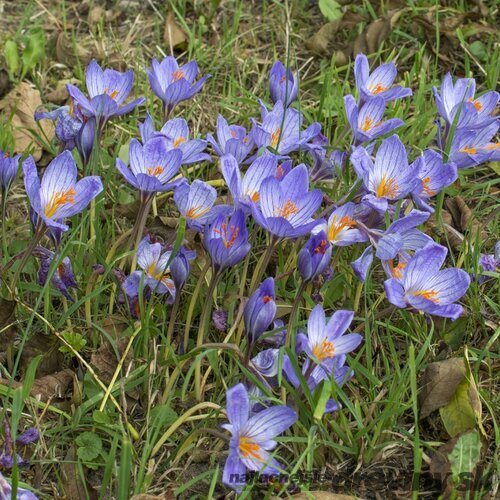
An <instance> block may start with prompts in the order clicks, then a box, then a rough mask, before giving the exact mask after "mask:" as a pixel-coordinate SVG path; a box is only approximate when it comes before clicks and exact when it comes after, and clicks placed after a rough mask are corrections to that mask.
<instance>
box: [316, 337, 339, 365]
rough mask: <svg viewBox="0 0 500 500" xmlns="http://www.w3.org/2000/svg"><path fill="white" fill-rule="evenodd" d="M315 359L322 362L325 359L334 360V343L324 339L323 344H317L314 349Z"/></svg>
mask: <svg viewBox="0 0 500 500" xmlns="http://www.w3.org/2000/svg"><path fill="white" fill-rule="evenodd" d="M312 353H313V354H314V357H315V358H317V359H319V360H320V361H322V360H323V359H327V358H333V357H334V356H335V346H334V345H333V342H330V341H329V340H327V339H323V342H321V344H315V345H314V347H313V348H312Z"/></svg>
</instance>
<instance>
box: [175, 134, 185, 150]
mask: <svg viewBox="0 0 500 500" xmlns="http://www.w3.org/2000/svg"><path fill="white" fill-rule="evenodd" d="M183 142H186V139H185V138H184V137H182V136H181V137H177V139H175V141H174V148H178V147H179V146H180V145H181V144H182V143H183Z"/></svg>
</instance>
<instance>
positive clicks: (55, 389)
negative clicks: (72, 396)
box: [30, 368, 74, 402]
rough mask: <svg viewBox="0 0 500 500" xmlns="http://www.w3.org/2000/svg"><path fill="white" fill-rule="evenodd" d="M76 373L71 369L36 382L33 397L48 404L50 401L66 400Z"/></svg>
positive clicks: (32, 392)
mask: <svg viewBox="0 0 500 500" xmlns="http://www.w3.org/2000/svg"><path fill="white" fill-rule="evenodd" d="M73 376H74V373H73V371H72V370H70V369H69V368H66V369H65V370H62V371H60V372H56V373H53V374H51V375H46V376H45V377H41V378H38V379H36V380H35V382H34V383H33V387H32V388H31V392H30V393H31V395H32V396H33V397H39V398H40V399H41V400H42V401H44V402H47V401H49V400H50V399H53V398H57V399H65V398H66V395H67V393H68V389H69V388H70V386H71V384H72V383H73Z"/></svg>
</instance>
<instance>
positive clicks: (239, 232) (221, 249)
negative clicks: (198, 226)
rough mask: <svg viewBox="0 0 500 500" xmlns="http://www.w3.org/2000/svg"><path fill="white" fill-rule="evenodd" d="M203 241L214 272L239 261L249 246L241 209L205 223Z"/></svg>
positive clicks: (248, 249)
mask: <svg viewBox="0 0 500 500" xmlns="http://www.w3.org/2000/svg"><path fill="white" fill-rule="evenodd" d="M204 243H205V248H206V249H207V251H208V253H209V254H210V258H211V259H212V266H213V268H214V270H215V271H216V272H220V271H222V270H224V269H226V268H227V267H231V266H234V265H236V264H238V263H239V262H241V261H242V260H243V259H244V258H245V256H246V254H247V253H248V252H249V251H250V247H251V245H250V243H249V242H248V229H247V226H246V221H245V214H244V213H243V211H242V210H240V209H238V210H236V211H235V212H234V214H233V215H232V216H231V217H229V218H227V217H225V216H224V215H218V216H217V217H216V219H215V220H214V221H213V222H212V223H211V224H207V225H206V226H205V234H204Z"/></svg>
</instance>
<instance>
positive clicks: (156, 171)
mask: <svg viewBox="0 0 500 500" xmlns="http://www.w3.org/2000/svg"><path fill="white" fill-rule="evenodd" d="M147 170H148V174H149V175H152V176H154V177H158V176H159V175H160V174H162V173H163V167H160V166H159V165H158V166H157V167H148V169H147Z"/></svg>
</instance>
